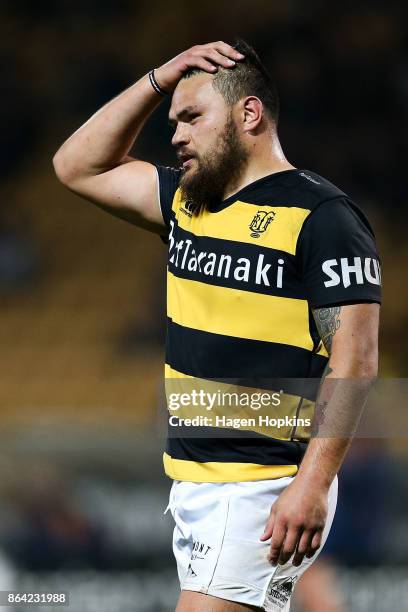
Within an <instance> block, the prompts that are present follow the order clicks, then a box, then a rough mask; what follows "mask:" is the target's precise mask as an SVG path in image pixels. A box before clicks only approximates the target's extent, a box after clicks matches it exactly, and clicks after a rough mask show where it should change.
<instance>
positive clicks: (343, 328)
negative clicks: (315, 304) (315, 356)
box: [313, 303, 380, 373]
mask: <svg viewBox="0 0 408 612" xmlns="http://www.w3.org/2000/svg"><path fill="white" fill-rule="evenodd" d="M379 314H380V305H379V304H378V303H358V304H347V305H334V306H328V307H323V308H314V309H313V316H314V319H315V322H316V326H317V329H318V332H319V335H320V338H321V340H322V342H323V344H324V346H325V348H326V350H327V352H328V353H329V355H330V362H331V364H333V365H336V366H337V367H340V368H341V369H342V370H343V371H345V370H350V369H352V370H355V369H356V368H357V369H358V372H359V373H361V371H367V372H370V373H371V372H373V371H375V370H376V369H377V362H378V327H379Z"/></svg>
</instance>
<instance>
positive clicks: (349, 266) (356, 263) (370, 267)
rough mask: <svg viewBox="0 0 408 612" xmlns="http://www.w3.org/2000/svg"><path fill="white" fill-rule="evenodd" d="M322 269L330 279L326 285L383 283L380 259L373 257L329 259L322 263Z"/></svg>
mask: <svg viewBox="0 0 408 612" xmlns="http://www.w3.org/2000/svg"><path fill="white" fill-rule="evenodd" d="M322 270H323V272H324V274H325V275H326V277H327V278H328V280H325V281H324V286H325V287H336V286H337V285H340V284H343V287H346V288H347V287H350V285H353V284H355V285H364V283H365V282H368V283H371V284H372V285H381V267H380V262H379V261H378V259H373V258H372V257H365V258H363V257H341V258H340V259H327V260H326V261H324V262H323V263H322Z"/></svg>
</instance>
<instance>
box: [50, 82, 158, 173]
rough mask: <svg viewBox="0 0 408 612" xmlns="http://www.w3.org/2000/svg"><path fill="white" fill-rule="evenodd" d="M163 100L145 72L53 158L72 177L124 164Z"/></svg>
mask: <svg viewBox="0 0 408 612" xmlns="http://www.w3.org/2000/svg"><path fill="white" fill-rule="evenodd" d="M160 101H161V97H160V95H158V94H157V93H156V92H155V90H154V89H153V87H152V86H151V84H150V81H149V77H148V76H147V75H145V76H144V77H142V78H141V79H140V80H139V81H137V82H136V83H135V84H134V85H132V86H131V87H129V88H128V89H126V90H125V91H124V92H122V93H121V94H119V95H118V96H117V97H116V98H114V99H113V100H111V101H110V102H108V103H107V104H105V106H103V107H102V108H101V109H100V110H99V111H97V112H96V113H95V114H94V115H93V116H92V117H91V118H90V119H88V121H87V122H86V123H84V124H83V125H82V126H81V127H80V128H79V129H78V130H77V131H76V132H74V134H73V135H72V136H71V137H70V138H68V140H67V141H66V142H64V144H63V145H62V146H61V147H60V149H59V150H58V151H57V153H56V155H55V157H54V165H55V166H58V168H59V171H60V172H59V173H60V174H64V175H65V176H66V177H71V178H74V177H75V176H77V175H81V176H82V175H95V174H100V173H102V172H104V171H106V170H109V169H111V168H113V167H116V166H118V165H119V164H121V163H123V161H125V160H126V156H127V155H128V153H129V151H130V149H131V148H132V146H133V144H134V142H135V140H136V139H137V137H138V135H139V133H140V130H141V129H142V127H143V125H144V123H145V121H146V120H147V118H148V117H149V115H150V114H151V113H152V111H153V110H154V109H155V108H156V107H157V106H158V104H159V103H160Z"/></svg>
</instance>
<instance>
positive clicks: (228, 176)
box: [169, 74, 247, 208]
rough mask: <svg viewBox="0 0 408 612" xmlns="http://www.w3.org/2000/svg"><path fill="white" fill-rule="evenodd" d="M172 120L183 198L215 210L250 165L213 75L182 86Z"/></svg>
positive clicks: (176, 98) (174, 106) (188, 80)
mask: <svg viewBox="0 0 408 612" xmlns="http://www.w3.org/2000/svg"><path fill="white" fill-rule="evenodd" d="M169 119H170V122H171V123H172V124H173V125H174V126H175V127H176V131H175V134H174V136H173V139H172V144H173V146H174V147H175V148H176V152H177V156H178V158H179V160H180V164H181V166H182V169H183V174H182V177H181V180H180V188H181V190H182V192H183V196H184V197H185V199H187V200H190V201H192V202H194V204H195V205H196V207H197V208H203V207H211V206H212V205H213V204H215V203H217V202H219V201H220V200H222V199H223V196H224V193H225V191H226V188H227V187H228V185H230V184H232V183H233V182H234V181H235V180H236V179H237V178H238V177H239V175H240V173H241V172H242V169H243V167H244V165H245V163H246V161H247V153H246V149H245V147H244V145H243V142H242V141H241V137H240V134H239V131H238V128H237V125H236V123H235V120H234V117H233V113H232V109H231V107H229V106H228V105H227V104H226V102H225V100H224V98H223V97H222V95H221V94H220V93H219V92H217V91H216V90H215V89H214V88H213V86H212V76H211V75H207V74H197V75H194V76H192V77H190V78H188V79H183V80H182V81H180V83H179V84H178V86H177V87H176V89H175V92H174V94H173V100H172V104H171V108H170V113H169Z"/></svg>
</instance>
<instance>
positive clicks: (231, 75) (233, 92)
mask: <svg viewBox="0 0 408 612" xmlns="http://www.w3.org/2000/svg"><path fill="white" fill-rule="evenodd" d="M233 47H234V49H236V50H237V51H239V52H240V53H242V54H243V55H244V56H245V58H244V59H243V60H241V61H238V62H237V63H236V66H235V68H234V69H232V70H231V69H229V68H219V69H218V71H217V72H216V73H215V74H214V78H213V87H214V89H216V90H217V91H219V92H220V94H221V95H222V96H223V98H224V99H225V101H226V102H227V104H229V105H230V106H232V105H233V104H236V102H238V100H241V98H244V97H245V96H256V97H257V98H259V99H260V100H261V102H262V104H263V105H264V107H265V110H266V112H267V114H268V115H269V117H270V118H271V119H272V120H273V121H274V123H275V124H277V123H278V118H279V96H278V91H277V88H276V85H275V82H274V81H273V80H272V78H271V76H270V75H269V73H268V71H267V69H266V68H265V66H264V65H263V63H262V62H261V60H260V59H259V56H258V54H257V53H256V51H255V49H254V48H253V47H251V45H249V44H248V43H247V42H245V41H244V40H242V39H239V40H237V41H236V42H235V44H234V45H233ZM202 72H204V71H203V70H201V69H199V68H192V69H191V70H189V71H188V72H186V73H185V74H184V77H183V78H189V77H191V76H193V75H194V74H199V73H202Z"/></svg>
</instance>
